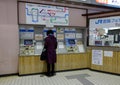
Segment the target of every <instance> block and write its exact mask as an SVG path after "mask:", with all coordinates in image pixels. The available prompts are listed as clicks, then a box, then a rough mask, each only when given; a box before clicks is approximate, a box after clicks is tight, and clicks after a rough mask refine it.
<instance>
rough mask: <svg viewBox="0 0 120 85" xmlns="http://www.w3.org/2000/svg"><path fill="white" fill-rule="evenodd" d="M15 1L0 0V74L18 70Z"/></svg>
mask: <svg viewBox="0 0 120 85" xmlns="http://www.w3.org/2000/svg"><path fill="white" fill-rule="evenodd" d="M18 43H19V42H18V25H17V1H16V0H0V75H3V74H13V73H17V72H18V47H19V44H18Z"/></svg>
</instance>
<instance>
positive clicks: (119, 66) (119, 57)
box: [117, 52, 120, 74]
mask: <svg viewBox="0 0 120 85" xmlns="http://www.w3.org/2000/svg"><path fill="white" fill-rule="evenodd" d="M117 62H118V63H117V73H119V74H120V52H118V59H117Z"/></svg>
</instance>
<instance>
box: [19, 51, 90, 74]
mask: <svg viewBox="0 0 120 85" xmlns="http://www.w3.org/2000/svg"><path fill="white" fill-rule="evenodd" d="M89 59H90V58H89V57H88V53H79V54H58V55H57V63H56V65H55V66H56V67H55V70H56V71H61V70H72V69H81V68H88V66H89V65H90V62H89V61H90V60H89ZM42 72H46V62H45V61H41V60H40V58H39V56H37V55H33V56H19V75H24V74H34V73H42Z"/></svg>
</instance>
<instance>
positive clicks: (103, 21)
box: [89, 16, 120, 29]
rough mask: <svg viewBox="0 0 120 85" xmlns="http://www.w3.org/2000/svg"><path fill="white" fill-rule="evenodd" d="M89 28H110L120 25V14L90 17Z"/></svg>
mask: <svg viewBox="0 0 120 85" xmlns="http://www.w3.org/2000/svg"><path fill="white" fill-rule="evenodd" d="M89 26H90V27H89V28H90V29H92V28H110V27H119V26H120V16H115V17H106V18H97V19H90V23H89Z"/></svg>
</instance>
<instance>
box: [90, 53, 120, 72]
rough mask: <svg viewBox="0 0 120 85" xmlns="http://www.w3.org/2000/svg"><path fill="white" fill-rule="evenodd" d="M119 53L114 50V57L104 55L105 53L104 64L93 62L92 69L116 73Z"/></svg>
mask: <svg viewBox="0 0 120 85" xmlns="http://www.w3.org/2000/svg"><path fill="white" fill-rule="evenodd" d="M117 53H118V52H116V51H113V56H112V57H107V56H104V54H103V65H94V64H91V69H94V70H99V71H106V72H111V73H116V72H117V57H118V56H117V55H118V54H117ZM91 59H92V51H91Z"/></svg>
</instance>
